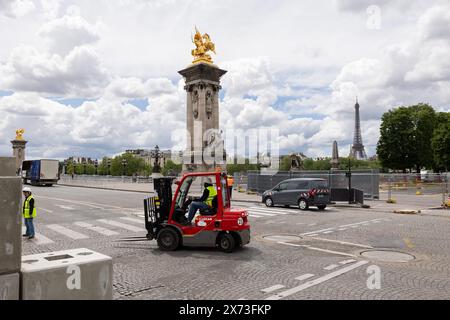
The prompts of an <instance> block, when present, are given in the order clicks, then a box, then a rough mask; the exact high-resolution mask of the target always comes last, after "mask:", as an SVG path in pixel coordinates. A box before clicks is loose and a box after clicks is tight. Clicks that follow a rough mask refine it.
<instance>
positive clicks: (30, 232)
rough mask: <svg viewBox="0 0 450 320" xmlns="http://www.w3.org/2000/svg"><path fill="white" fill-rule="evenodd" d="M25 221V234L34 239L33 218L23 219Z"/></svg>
mask: <svg viewBox="0 0 450 320" xmlns="http://www.w3.org/2000/svg"><path fill="white" fill-rule="evenodd" d="M24 219H25V226H26V227H27V231H26V232H25V234H26V235H27V236H29V237H34V225H33V218H24Z"/></svg>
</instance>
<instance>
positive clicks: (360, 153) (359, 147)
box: [350, 98, 367, 160]
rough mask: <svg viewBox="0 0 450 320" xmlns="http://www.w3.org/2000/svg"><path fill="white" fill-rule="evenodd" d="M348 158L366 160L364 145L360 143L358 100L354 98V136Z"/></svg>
mask: <svg viewBox="0 0 450 320" xmlns="http://www.w3.org/2000/svg"><path fill="white" fill-rule="evenodd" d="M350 158H354V159H358V160H367V154H366V150H365V149H364V145H363V142H362V135H361V121H360V118H359V103H358V98H356V104H355V136H354V138H353V146H352V148H351V149H350Z"/></svg>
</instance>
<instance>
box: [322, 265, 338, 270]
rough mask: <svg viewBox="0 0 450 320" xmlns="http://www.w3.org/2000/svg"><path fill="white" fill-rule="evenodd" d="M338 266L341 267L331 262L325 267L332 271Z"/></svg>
mask: <svg viewBox="0 0 450 320" xmlns="http://www.w3.org/2000/svg"><path fill="white" fill-rule="evenodd" d="M337 267H339V266H338V265H337V264H330V265H329V266H326V267H325V268H324V269H325V270H328V271H331V270H333V269H336V268H337Z"/></svg>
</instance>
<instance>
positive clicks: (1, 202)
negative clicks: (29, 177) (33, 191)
mask: <svg viewBox="0 0 450 320" xmlns="http://www.w3.org/2000/svg"><path fill="white" fill-rule="evenodd" d="M21 189H22V181H21V179H20V178H19V177H0V274H4V273H14V272H19V271H20V260H21V255H22V234H21V232H22V222H21V217H22V213H21V212H20V209H21V204H22V198H21V197H22V190H21Z"/></svg>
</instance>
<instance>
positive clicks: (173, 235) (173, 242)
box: [157, 228, 180, 251]
mask: <svg viewBox="0 0 450 320" xmlns="http://www.w3.org/2000/svg"><path fill="white" fill-rule="evenodd" d="M157 242H158V246H159V248H160V249H161V250H163V251H174V250H176V249H177V248H178V246H179V245H180V236H179V235H178V232H176V231H175V230H174V229H172V228H164V229H162V230H161V231H160V232H159V233H158V236H157Z"/></svg>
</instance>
